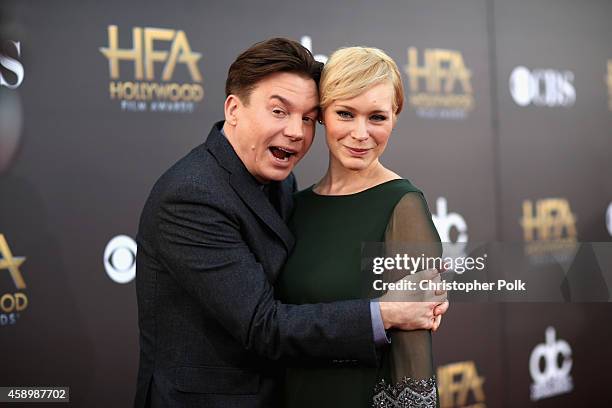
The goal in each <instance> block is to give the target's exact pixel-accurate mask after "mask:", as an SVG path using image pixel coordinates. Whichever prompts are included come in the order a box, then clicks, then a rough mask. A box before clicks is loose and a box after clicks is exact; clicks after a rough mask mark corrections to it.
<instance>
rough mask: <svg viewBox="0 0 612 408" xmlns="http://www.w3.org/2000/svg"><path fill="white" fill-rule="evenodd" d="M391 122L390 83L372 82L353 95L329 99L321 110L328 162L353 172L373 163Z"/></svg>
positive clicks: (391, 94)
mask: <svg viewBox="0 0 612 408" xmlns="http://www.w3.org/2000/svg"><path fill="white" fill-rule="evenodd" d="M394 121H395V118H394V115H393V86H392V84H391V83H390V82H383V83H380V84H376V85H374V86H372V87H370V88H369V89H367V90H366V91H365V92H363V93H361V94H360V95H357V96H356V97H354V98H351V99H342V100H336V101H333V102H332V103H331V104H330V105H329V106H328V107H327V108H325V110H324V111H323V123H324V125H325V129H326V138H327V146H328V147H329V151H330V153H331V160H332V162H334V163H332V164H340V165H342V166H343V167H345V168H346V169H349V170H357V171H359V170H365V169H368V168H370V167H371V166H373V165H376V164H377V163H378V158H379V157H380V155H381V154H382V153H383V151H384V150H385V147H386V146H387V141H388V140H389V136H390V135H391V130H392V129H393V124H394Z"/></svg>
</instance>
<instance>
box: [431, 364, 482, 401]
mask: <svg viewBox="0 0 612 408" xmlns="http://www.w3.org/2000/svg"><path fill="white" fill-rule="evenodd" d="M437 375H438V392H439V393H440V408H451V407H452V408H455V407H471V408H485V407H486V404H485V393H484V390H483V388H482V384H483V383H484V380H485V379H484V377H481V376H479V375H478V370H476V364H475V363H474V362H473V361H462V362H458V363H452V364H447V365H444V366H440V367H438V372H437Z"/></svg>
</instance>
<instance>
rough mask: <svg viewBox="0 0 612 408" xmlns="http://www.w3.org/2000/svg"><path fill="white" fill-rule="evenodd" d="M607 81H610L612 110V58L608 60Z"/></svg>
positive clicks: (609, 102)
mask: <svg viewBox="0 0 612 408" xmlns="http://www.w3.org/2000/svg"><path fill="white" fill-rule="evenodd" d="M606 82H607V83H608V109H610V111H612V60H608V77H607V78H606Z"/></svg>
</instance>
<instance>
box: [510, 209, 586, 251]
mask: <svg viewBox="0 0 612 408" xmlns="http://www.w3.org/2000/svg"><path fill="white" fill-rule="evenodd" d="M520 223H521V226H522V227H523V239H524V241H525V242H527V243H528V245H527V247H526V249H527V253H528V254H531V255H534V254H543V253H548V252H551V251H569V250H573V249H574V248H575V247H576V240H577V235H578V234H577V231H576V216H575V215H574V214H573V213H572V211H571V209H570V205H569V202H568V201H567V200H566V199H564V198H546V199H542V200H537V201H536V202H535V204H534V203H533V202H531V201H530V200H525V201H523V217H522V219H521V220H520ZM559 255H561V254H559ZM568 255H569V253H568Z"/></svg>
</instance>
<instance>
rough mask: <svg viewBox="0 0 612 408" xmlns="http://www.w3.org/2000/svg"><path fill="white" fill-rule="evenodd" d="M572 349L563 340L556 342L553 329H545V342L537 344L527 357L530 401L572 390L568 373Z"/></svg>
mask: <svg viewBox="0 0 612 408" xmlns="http://www.w3.org/2000/svg"><path fill="white" fill-rule="evenodd" d="M571 369H572V349H571V347H570V345H569V343H568V342H567V341H565V340H556V332H555V328H554V327H547V328H546V342H545V343H540V344H538V345H537V346H536V347H535V348H534V349H533V351H532V352H531V357H529V372H530V374H531V378H532V379H533V384H531V400H532V401H537V400H539V399H542V398H548V397H552V396H555V395H560V394H566V393H568V392H571V391H572V389H573V388H574V385H573V381H572V377H571V376H570V371H571Z"/></svg>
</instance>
